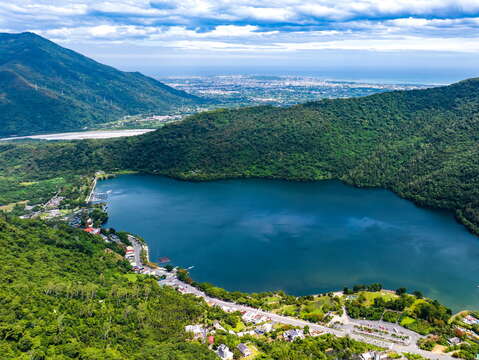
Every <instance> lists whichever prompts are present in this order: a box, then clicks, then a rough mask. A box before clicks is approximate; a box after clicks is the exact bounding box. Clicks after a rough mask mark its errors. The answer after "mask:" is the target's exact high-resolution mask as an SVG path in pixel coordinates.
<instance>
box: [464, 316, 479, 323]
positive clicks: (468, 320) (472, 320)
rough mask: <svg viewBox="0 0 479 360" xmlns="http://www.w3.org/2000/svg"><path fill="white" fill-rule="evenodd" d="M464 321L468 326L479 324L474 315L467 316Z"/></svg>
mask: <svg viewBox="0 0 479 360" xmlns="http://www.w3.org/2000/svg"><path fill="white" fill-rule="evenodd" d="M462 321H463V322H464V323H466V324H467V325H474V324H479V320H478V319H476V318H475V317H474V316H472V315H466V316H465V317H464V319H462Z"/></svg>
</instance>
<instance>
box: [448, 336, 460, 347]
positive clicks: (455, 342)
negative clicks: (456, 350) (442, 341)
mask: <svg viewBox="0 0 479 360" xmlns="http://www.w3.org/2000/svg"><path fill="white" fill-rule="evenodd" d="M461 341H462V340H461V339H459V338H458V337H452V338H450V339H447V342H448V343H449V344H451V345H453V346H454V345H459V344H460V343H461Z"/></svg>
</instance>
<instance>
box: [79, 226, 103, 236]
mask: <svg viewBox="0 0 479 360" xmlns="http://www.w3.org/2000/svg"><path fill="white" fill-rule="evenodd" d="M83 231H85V232H87V233H90V234H93V235H98V234H99V233H100V231H101V229H97V228H92V227H87V228H86V229H83Z"/></svg>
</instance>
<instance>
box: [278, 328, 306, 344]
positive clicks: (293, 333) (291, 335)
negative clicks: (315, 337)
mask: <svg viewBox="0 0 479 360" xmlns="http://www.w3.org/2000/svg"><path fill="white" fill-rule="evenodd" d="M283 337H284V339H285V340H286V341H294V340H296V339H304V333H303V330H301V329H293V330H288V331H285V332H284V334H283Z"/></svg>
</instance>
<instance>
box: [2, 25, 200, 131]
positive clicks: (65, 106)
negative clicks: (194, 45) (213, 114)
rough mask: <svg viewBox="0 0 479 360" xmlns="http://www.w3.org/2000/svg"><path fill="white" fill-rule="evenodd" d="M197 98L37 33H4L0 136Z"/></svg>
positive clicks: (161, 109)
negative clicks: (92, 57)
mask: <svg viewBox="0 0 479 360" xmlns="http://www.w3.org/2000/svg"><path fill="white" fill-rule="evenodd" d="M199 101H200V99H199V98H197V97H194V96H192V95H189V94H187V93H185V92H183V91H178V90H175V89H173V88H171V87H169V86H166V85H165V84H163V83H161V82H159V81H157V80H154V79H152V78H149V77H146V76H144V75H142V74H140V73H128V72H122V71H118V70H116V69H114V68H112V67H109V66H105V65H102V64H99V63H97V62H95V61H93V60H91V59H89V58H87V57H85V56H82V55H80V54H78V53H76V52H74V51H71V50H68V49H65V48H63V47H60V46H58V45H56V44H55V43H53V42H51V41H49V40H47V39H44V38H42V37H40V36H38V35H35V34H32V33H22V34H0V136H6V135H13V134H17V135H22V134H32V133H38V132H47V131H48V132H49V131H66V130H77V129H81V128H83V127H85V126H91V125H94V124H99V123H104V122H108V121H112V120H116V119H118V118H119V117H121V116H124V115H132V114H145V113H159V112H164V111H168V110H171V109H173V108H175V107H178V106H181V105H184V104H186V105H188V104H195V103H198V102H199Z"/></svg>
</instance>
